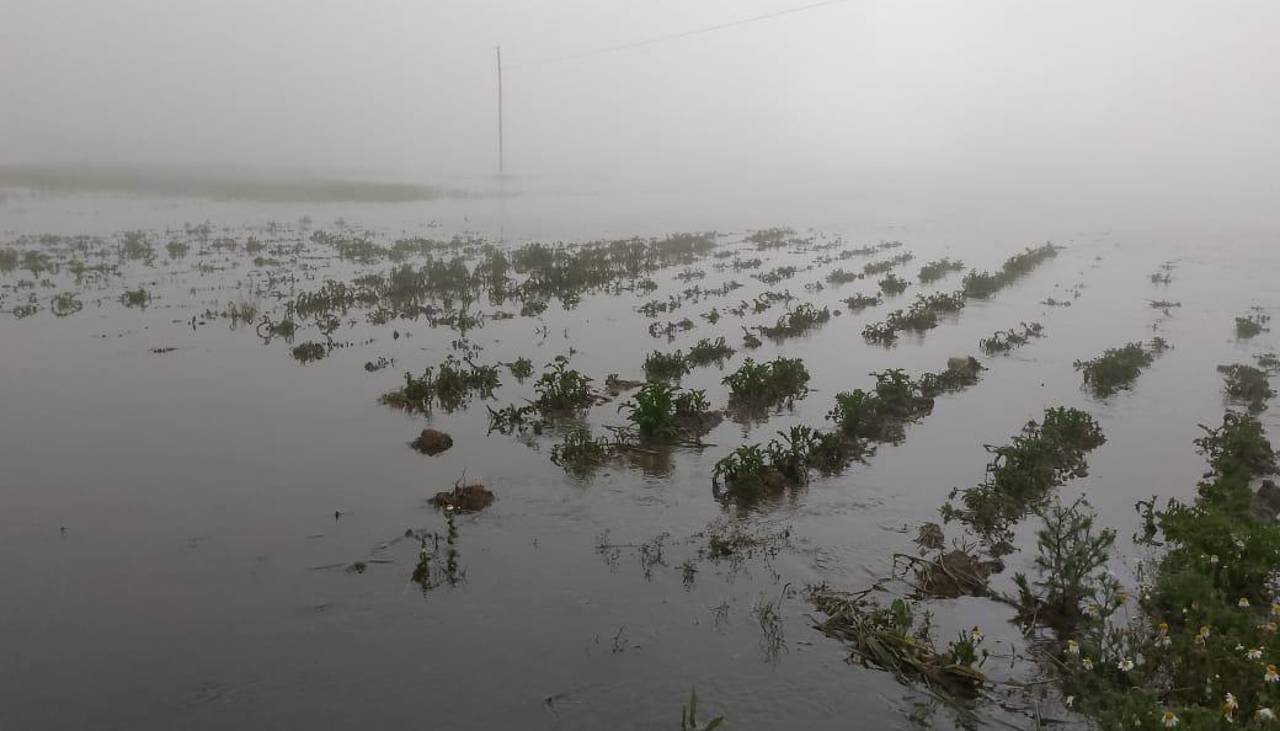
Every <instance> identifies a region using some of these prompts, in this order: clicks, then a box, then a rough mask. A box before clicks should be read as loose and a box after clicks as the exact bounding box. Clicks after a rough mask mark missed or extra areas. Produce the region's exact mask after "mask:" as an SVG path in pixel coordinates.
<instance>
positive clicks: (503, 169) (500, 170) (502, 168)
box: [494, 46, 506, 175]
mask: <svg viewBox="0 0 1280 731" xmlns="http://www.w3.org/2000/svg"><path fill="white" fill-rule="evenodd" d="M494 50H496V51H497V52H498V175H505V174H506V166H505V165H503V161H502V46H496V47H495V49H494Z"/></svg>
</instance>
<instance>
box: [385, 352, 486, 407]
mask: <svg viewBox="0 0 1280 731" xmlns="http://www.w3.org/2000/svg"><path fill="white" fill-rule="evenodd" d="M404 381H405V383H404V385H403V386H401V387H400V388H398V389H396V390H395V391H390V392H388V393H385V394H383V395H382V399H381V401H382V403H384V404H386V405H388V406H395V407H398V408H401V409H405V410H407V411H420V412H423V413H430V411H431V410H432V407H433V405H435V404H439V405H440V407H441V408H443V409H444V410H445V411H453V410H455V409H458V408H460V407H462V406H464V405H465V404H466V402H467V401H468V400H469V399H470V398H471V396H472V395H473V394H477V395H479V396H480V397H481V398H489V397H490V396H492V395H493V391H494V389H496V388H497V387H498V386H499V385H500V382H499V380H498V367H497V366H482V365H476V364H474V363H472V362H470V361H465V362H464V361H460V360H458V359H457V358H455V357H454V356H452V355H451V356H449V357H448V358H446V359H445V360H444V362H442V363H441V364H440V365H439V366H436V367H434V368H433V367H431V366H428V367H427V368H425V369H424V370H423V371H422V375H421V376H414V375H413V374H412V373H405V374H404Z"/></svg>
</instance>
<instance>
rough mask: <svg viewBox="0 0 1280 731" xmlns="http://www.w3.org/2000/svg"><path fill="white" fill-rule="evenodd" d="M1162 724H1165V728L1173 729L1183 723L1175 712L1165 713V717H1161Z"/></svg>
mask: <svg viewBox="0 0 1280 731" xmlns="http://www.w3.org/2000/svg"><path fill="white" fill-rule="evenodd" d="M1160 723H1162V724H1164V727H1165V728H1173V727H1174V726H1177V725H1178V724H1179V723H1182V722H1181V721H1179V720H1178V716H1177V715H1176V714H1175V713H1174V712H1173V711H1165V712H1164V715H1163V716H1161V717H1160Z"/></svg>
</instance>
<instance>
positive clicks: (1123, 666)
mask: <svg viewBox="0 0 1280 731" xmlns="http://www.w3.org/2000/svg"><path fill="white" fill-rule="evenodd" d="M1116 668H1117V669H1119V670H1120V672H1122V673H1127V672H1129V671H1130V670H1133V661H1132V660H1130V659H1129V658H1127V657H1126V658H1125V659H1123V660H1121V661H1120V662H1118V663H1116Z"/></svg>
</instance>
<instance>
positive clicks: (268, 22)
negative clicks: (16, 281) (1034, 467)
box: [0, 0, 1280, 196]
mask: <svg viewBox="0 0 1280 731" xmlns="http://www.w3.org/2000/svg"><path fill="white" fill-rule="evenodd" d="M812 1H813V0H644V1H643V2H639V1H632V0H541V1H535V0H457V1H456V2H438V1H433V0H417V1H416V2H409V1H407V0H404V1H401V0H360V1H358V2H357V1H354V0H352V1H344V2H339V1H337V0H78V1H71V0H0V5H2V6H3V23H2V24H0V98H2V99H3V100H4V103H3V108H4V116H3V121H2V122H0V161H3V162H46V161H59V162H129V163H134V162H146V163H217V164H241V163H245V164H256V165H270V166H277V165H284V166H308V167H329V168H348V169H363V170H374V171H388V172H395V173H401V174H408V175H412V176H417V177H421V178H430V177H432V176H438V175H484V174H487V173H490V172H492V171H493V169H494V168H495V167H496V152H495V125H496V122H495V117H496V98H495V97H496V93H495V78H494V51H493V48H494V46H495V45H499V44H500V45H501V46H502V48H503V55H504V60H505V62H506V64H507V65H508V67H509V68H508V69H507V72H506V90H507V94H506V130H507V166H508V170H509V171H510V172H514V173H517V174H526V175H563V174H570V175H598V174H606V175H636V176H641V177H648V178H650V179H662V178H663V177H670V178H672V179H678V178H684V177H689V176H706V175H711V176H714V175H724V176H737V177H742V176H747V177H752V176H755V177H760V178H764V177H772V178H776V177H777V176H811V177H814V178H819V177H824V178H832V179H841V178H857V179H862V180H876V179H883V180H886V181H895V180H896V181H904V180H906V181H913V182H914V183H915V184H918V185H921V186H929V185H931V184H933V183H935V182H936V183H937V184H939V185H953V186H954V185H964V184H965V183H964V181H966V180H975V181H980V182H981V183H982V184H985V185H990V186H992V187H993V188H1008V187H1010V186H1014V187H1016V186H1019V185H1023V184H1030V183H1031V182H1032V181H1034V184H1036V185H1039V186H1042V187H1047V188H1053V187H1054V186H1059V187H1060V189H1061V190H1062V191H1063V192H1064V193H1066V192H1069V191H1071V190H1076V189H1079V188H1080V187H1081V186H1090V187H1094V186H1099V185H1101V186H1104V187H1105V186H1116V187H1125V186H1141V185H1151V184H1155V183H1156V182H1159V183H1160V184H1163V185H1169V186H1171V187H1174V188H1181V189H1185V190H1188V191H1191V190H1194V191H1200V190H1209V189H1215V190H1219V191H1230V193H1231V194H1232V195H1261V194H1262V193H1261V192H1260V191H1265V193H1266V195H1272V196H1273V195H1275V193H1276V192H1277V186H1276V181H1277V172H1276V170H1277V164H1278V163H1280V142H1278V141H1277V138H1278V137H1280V135H1278V134H1277V131H1278V130H1280V42H1278V41H1277V39H1280V3H1277V2H1274V0H1265V1H1258V2H1236V1H1232V2H1178V1H1175V0H1152V1H1151V2H1122V1H1107V2H1101V1H1099V2H1082V1H1079V0H1077V1H1076V2H1027V1H1026V0H1007V1H994V0H965V1H964V2H956V1H954V0H951V1H946V2H942V1H938V2H918V1H915V2H913V1H910V0H885V1H884V2H871V1H869V0H848V1H847V2H837V3H834V4H831V5H827V6H824V7H819V8H814V9H810V10H807V11H804V12H800V13H794V14H789V15H785V16H782V17H778V18H775V19H772V20H768V21H764V22H758V23H753V24H748V25H741V26H737V27H732V28H728V29H725V30H721V31H717V32H714V33H708V34H703V35H697V36H694V37H690V38H685V39H682V40H676V41H672V42H668V43H660V44H654V45H648V46H644V47H641V48H637V49H633V50H626V51H619V52H614V53H604V54H596V55H587V56H584V57H580V58H575V59H570V60H565V61H561V62H552V63H542V64H538V63H534V62H537V61H539V60H541V59H546V58H549V57H557V56H562V55H576V54H583V53H589V52H591V51H592V50H594V49H600V48H607V47H611V46H615V45H619V44H626V43H631V42H635V41H642V40H645V39H648V38H651V37H655V36H661V35H664V34H669V33H678V32H681V31H686V30H691V29H696V28H700V27H704V26H708V25H715V24H719V23H725V22H729V21H733V20H736V19H741V18H747V17H750V16H754V15H760V14H765V13H770V12H773V11H778V10H784V9H787V8H791V7H795V6H797V5H804V4H806V3H807V2H812ZM525 64H532V65H525Z"/></svg>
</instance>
